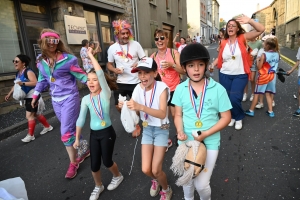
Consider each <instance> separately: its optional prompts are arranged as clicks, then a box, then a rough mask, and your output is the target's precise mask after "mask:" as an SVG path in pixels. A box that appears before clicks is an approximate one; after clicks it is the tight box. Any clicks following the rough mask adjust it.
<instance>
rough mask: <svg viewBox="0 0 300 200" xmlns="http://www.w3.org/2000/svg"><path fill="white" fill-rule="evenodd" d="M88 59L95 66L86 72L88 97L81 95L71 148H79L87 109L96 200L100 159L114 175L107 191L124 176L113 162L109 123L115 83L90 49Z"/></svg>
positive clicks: (92, 198) (112, 134) (99, 188)
mask: <svg viewBox="0 0 300 200" xmlns="http://www.w3.org/2000/svg"><path fill="white" fill-rule="evenodd" d="M88 56H89V58H90V59H91V61H92V64H93V67H94V69H91V71H90V72H89V73H88V78H87V86H88V88H89V90H90V94H88V95H86V96H84V97H83V98H82V101H81V108H80V114H79V117H78V119H77V122H76V141H75V142H74V144H73V146H74V148H77V147H78V146H79V141H80V135H81V130H82V127H83V126H84V123H85V119H86V114H87V112H88V110H89V111H90V115H91V122H90V126H91V134H90V153H91V170H92V175H93V178H94V181H95V188H94V190H93V192H92V193H91V196H90V200H96V199H98V198H99V195H100V193H101V192H102V191H103V190H104V186H103V184H102V181H101V172H100V166H101V158H102V161H103V164H104V165H105V167H107V168H108V169H109V171H110V172H111V173H112V174H113V178H112V181H111V183H110V184H109V185H108V186H107V189H108V190H114V189H116V188H117V187H118V186H119V184H120V183H121V182H122V181H123V179H124V177H123V176H122V174H121V173H120V172H119V169H118V166H117V164H116V163H115V162H114V161H113V159H112V155H113V151H114V144H115V140H116V133H115V130H114V128H113V127H112V124H111V120H110V114H109V113H110V97H111V90H116V89H117V85H116V82H115V80H113V79H112V78H111V77H110V76H108V75H107V74H105V73H104V72H103V70H102V69H101V67H100V65H99V64H98V62H97V60H96V59H95V57H94V56H93V49H92V48H90V47H89V48H88Z"/></svg>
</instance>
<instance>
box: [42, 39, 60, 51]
mask: <svg viewBox="0 0 300 200" xmlns="http://www.w3.org/2000/svg"><path fill="white" fill-rule="evenodd" d="M45 40H46V47H47V51H48V52H49V53H54V52H55V51H56V49H57V45H58V42H59V39H57V38H55V37H52V36H51V37H47V38H45Z"/></svg>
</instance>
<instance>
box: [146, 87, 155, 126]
mask: <svg viewBox="0 0 300 200" xmlns="http://www.w3.org/2000/svg"><path fill="white" fill-rule="evenodd" d="M156 84H157V82H156V81H155V83H154V85H153V87H152V92H151V97H150V102H149V108H151V107H152V104H153V99H154V96H155V91H156ZM144 99H145V106H147V102H146V87H145V90H144ZM147 107H148V106H147ZM144 117H145V120H147V119H148V114H147V113H144Z"/></svg>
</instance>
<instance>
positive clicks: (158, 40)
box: [154, 33, 169, 50]
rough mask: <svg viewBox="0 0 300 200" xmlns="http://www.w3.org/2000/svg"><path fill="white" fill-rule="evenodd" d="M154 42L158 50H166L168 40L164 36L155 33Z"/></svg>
mask: <svg viewBox="0 0 300 200" xmlns="http://www.w3.org/2000/svg"><path fill="white" fill-rule="evenodd" d="M154 40H155V44H156V46H157V48H158V49H159V50H164V49H167V46H168V42H169V38H167V37H166V36H165V35H164V34H161V33H157V34H156V36H155V38H154Z"/></svg>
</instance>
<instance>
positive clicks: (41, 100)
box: [36, 97, 46, 115]
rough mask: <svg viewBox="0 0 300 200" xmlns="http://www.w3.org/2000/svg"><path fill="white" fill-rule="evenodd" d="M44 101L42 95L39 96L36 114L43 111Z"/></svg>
mask: <svg viewBox="0 0 300 200" xmlns="http://www.w3.org/2000/svg"><path fill="white" fill-rule="evenodd" d="M45 109H46V108H45V103H44V100H43V98H42V97H40V99H39V102H38V110H37V112H36V114H38V115H40V114H42V113H43V111H44V110H45Z"/></svg>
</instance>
